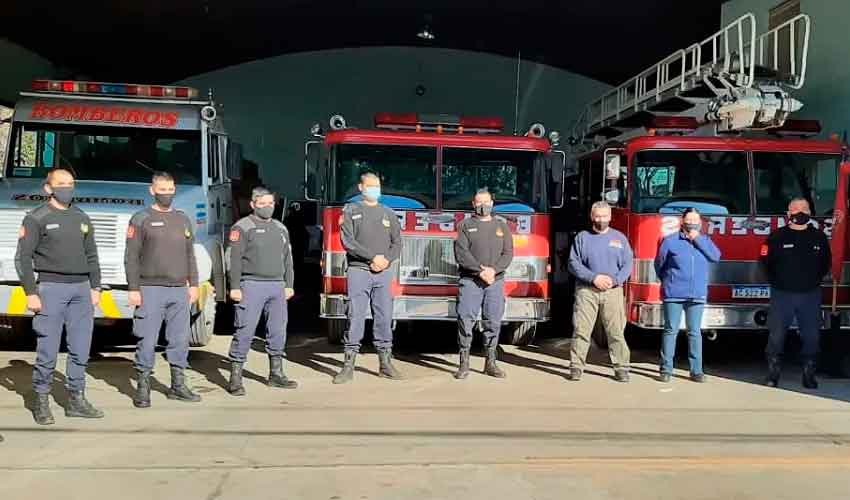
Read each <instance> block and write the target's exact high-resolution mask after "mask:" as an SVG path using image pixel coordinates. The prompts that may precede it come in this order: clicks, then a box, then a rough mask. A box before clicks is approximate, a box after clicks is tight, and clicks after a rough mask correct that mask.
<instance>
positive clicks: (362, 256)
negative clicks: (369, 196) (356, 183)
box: [340, 203, 401, 269]
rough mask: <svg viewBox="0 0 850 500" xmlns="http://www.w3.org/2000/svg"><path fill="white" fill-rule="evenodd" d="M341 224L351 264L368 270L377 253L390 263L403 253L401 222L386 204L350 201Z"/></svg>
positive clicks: (343, 239) (343, 244) (347, 255)
mask: <svg viewBox="0 0 850 500" xmlns="http://www.w3.org/2000/svg"><path fill="white" fill-rule="evenodd" d="M340 226H341V233H342V246H343V248H345V252H346V257H347V260H348V266H349V267H360V268H363V269H369V263H371V262H372V259H374V258H375V256H376V255H383V256H384V257H386V259H387V260H388V261H390V262H392V261H394V260H396V259H398V258H399V256H401V225H400V224H399V222H398V216H396V214H395V212H393V211H392V210H391V209H389V208H388V207H386V206H384V205H381V204H378V205H375V206H369V205H366V204H365V203H349V204H348V205H346V206H345V207H344V208H343V209H342V223H341V224H340Z"/></svg>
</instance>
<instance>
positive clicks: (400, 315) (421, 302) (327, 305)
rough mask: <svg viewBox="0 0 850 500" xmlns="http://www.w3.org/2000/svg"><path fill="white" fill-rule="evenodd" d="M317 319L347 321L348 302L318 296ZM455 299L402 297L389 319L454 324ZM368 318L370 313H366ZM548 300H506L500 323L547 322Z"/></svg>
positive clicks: (342, 299)
mask: <svg viewBox="0 0 850 500" xmlns="http://www.w3.org/2000/svg"><path fill="white" fill-rule="evenodd" d="M320 304H321V307H320V311H319V315H320V316H321V317H322V318H328V319H342V318H347V317H348V314H347V311H348V298H347V297H346V296H345V295H327V294H322V297H321V301H320ZM456 306H457V300H456V298H455V297H420V296H410V295H405V296H401V297H396V298H395V299H393V319H400V320H408V319H428V320H445V321H454V320H456V319H457V315H456V314H455V308H456ZM368 314H369V317H371V311H370V312H369V313H368ZM548 320H549V299H532V298H516V297H508V299H507V300H506V303H505V316H504V317H503V318H502V321H548Z"/></svg>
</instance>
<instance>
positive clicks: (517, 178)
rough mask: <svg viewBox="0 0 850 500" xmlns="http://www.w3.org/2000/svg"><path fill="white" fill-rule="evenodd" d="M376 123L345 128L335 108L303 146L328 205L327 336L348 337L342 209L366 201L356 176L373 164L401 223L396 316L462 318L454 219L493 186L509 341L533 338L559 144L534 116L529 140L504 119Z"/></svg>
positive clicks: (541, 317)
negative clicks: (510, 247)
mask: <svg viewBox="0 0 850 500" xmlns="http://www.w3.org/2000/svg"><path fill="white" fill-rule="evenodd" d="M375 126H376V128H375V129H370V130H361V129H354V128H349V127H347V126H346V124H345V120H344V119H343V118H342V117H341V116H335V117H333V118H331V121H330V130H329V131H328V132H327V133H323V132H322V131H321V127H319V126H318V125H316V126H314V128H313V131H312V134H313V136H314V140H311V141H309V142H308V143H307V145H306V153H307V155H306V156H307V158H308V160H307V161H306V162H305V183H306V186H307V192H306V195H307V197H308V198H310V197H313V196H315V197H317V198H319V199H320V200H319V203H320V205H321V207H322V228H323V255H322V283H323V284H322V292H321V298H320V301H321V304H320V315H321V317H322V318H324V319H325V323H326V326H327V328H328V336H329V338H330V340H331V341H333V342H339V341H340V340H341V338H342V335H343V332H344V331H345V328H346V317H347V302H348V299H347V296H346V278H345V276H346V258H345V251H344V249H343V247H342V243H341V241H340V232H339V231H340V229H339V221H340V218H341V214H342V207H343V206H344V205H345V204H346V203H350V202H355V201H357V200H359V199H360V195H359V193H358V191H357V184H358V182H359V176H360V174H361V173H363V172H374V173H376V174H378V175H379V176H380V178H381V183H382V191H383V195H382V197H381V202H382V203H384V204H385V205H387V206H389V207H390V208H392V209H393V210H394V211H395V212H396V214H397V216H398V218H399V221H400V223H401V228H402V239H403V247H402V253H401V258H400V259H399V260H398V261H397V262H395V263H394V264H393V268H392V272H393V273H394V276H395V278H394V280H393V287H392V291H393V295H394V306H393V319H394V320H405V321H416V320H447V321H452V320H455V318H456V315H455V307H456V300H455V298H456V295H457V284H456V283H457V279H458V274H457V264H456V262H455V259H454V251H453V244H454V240H455V237H456V234H457V233H456V229H455V227H456V224H457V223H459V222H460V221H461V220H463V219H464V218H467V217H470V216H471V215H472V203H471V200H472V196H473V194H474V193H475V191H476V190H477V189H478V188H481V187H487V188H488V189H489V190H490V191H491V192H492V193H493V194H494V198H495V208H494V213H495V214H496V216H498V217H502V218H504V219H505V220H506V221H507V222H508V225H509V227H510V228H511V232H512V234H513V242H514V260H513V263H512V264H511V266H510V268H509V269H508V270H507V272H506V278H505V280H506V282H507V283H506V286H505V294H506V296H507V306H506V312H505V317H504V322H506V325H505V327H504V328H503V330H504V331H505V340H506V341H507V342H512V343H528V342H530V341H531V339H532V338H533V336H534V333H535V331H536V325H537V323H538V322H543V321H547V320H548V319H549V312H550V311H549V310H550V303H549V252H550V237H549V235H550V219H549V209H550V207H551V206H559V205H560V204H561V203H562V200H561V198H562V191H561V186H562V180H563V161H564V154H563V153H562V152H559V151H554V150H553V145H552V143H550V140H547V139H546V138H544V135H545V129H544V128H543V126H542V125H539V124H535V125H534V126H532V127H531V129H530V130H529V133H528V134H526V135H525V136H508V135H502V134H500V132H501V130H502V128H503V123H502V120H501V119H494V118H470V117H455V116H446V115H440V116H425V115H417V114H401V115H399V114H389V113H379V114H378V115H376V117H375ZM551 137H552V138H557V135H551ZM319 153H321V155H319ZM319 156H321V158H319ZM553 193H554V194H555V196H554V198H555V199H553Z"/></svg>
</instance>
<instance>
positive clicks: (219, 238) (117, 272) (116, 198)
mask: <svg viewBox="0 0 850 500" xmlns="http://www.w3.org/2000/svg"><path fill="white" fill-rule="evenodd" d="M6 125H10V126H11V130H10V133H9V135H8V140H9V142H8V147H7V148H5V149H4V151H6V158H0V160H2V161H0V163H2V165H3V169H2V171H0V175H2V178H3V179H2V180H3V182H2V185H0V322H2V323H4V324H5V325H6V326H9V325H10V324H17V321H16V318H18V319H20V318H24V317H26V316H30V315H31V314H32V313H31V312H29V311H27V309H26V300H25V296H24V293H23V289H22V288H21V286H20V283H19V280H18V275H17V272H16V270H15V265H14V256H15V248H16V245H17V234H18V233H17V231H18V227H19V226H20V224H21V221H22V220H23V218H24V215H25V214H26V212H27V211H29V210H32V209H33V208H35V207H36V206H38V205H39V204H41V203H44V202H45V201H46V200H47V199H48V196H47V195H46V193H45V192H44V191H43V190H42V183H43V182H44V178H45V176H46V175H47V173H48V172H49V171H50V169H52V168H57V167H62V168H68V169H71V170H73V172H74V173H75V174H76V177H77V182H76V195H75V198H74V203H75V204H76V205H78V206H79V207H80V208H82V209H83V210H85V211H86V212H87V213H88V214H89V216H90V217H91V219H92V223H93V225H94V232H95V241H96V242H97V249H98V255H99V259H100V266H101V274H102V278H103V288H104V292H103V294H102V299H101V303H100V305H99V306H98V307H97V308H96V311H95V317H96V321H97V322H98V323H99V324H109V323H114V322H117V321H121V320H127V321H128V320H129V319H131V318H132V317H133V311H132V307H130V306H129V305H128V303H127V282H126V277H125V274H124V242H125V234H126V232H127V224H128V222H129V220H130V217H131V216H132V214H133V213H134V212H136V211H138V210H140V209H142V208H144V207H145V206H146V205H148V203H150V201H151V199H150V194H149V193H148V186H149V185H150V181H151V173H152V172H154V171H158V170H165V171H168V172H170V173H171V174H172V175H173V176H174V178H175V181H176V183H177V197H176V198H175V200H174V205H175V207H177V208H179V209H180V210H182V211H184V212H185V213H186V215H187V216H189V218H190V219H191V220H192V221H193V223H194V224H195V255H196V258H197V262H198V274H199V277H200V281H201V286H200V298H199V301H198V303H197V304H194V305H193V310H192V336H191V341H192V343H193V344H194V345H204V344H206V343H207V342H208V341H209V340H210V338H211V335H212V333H213V327H214V323H215V314H216V302H217V299H218V300H219V301H222V300H224V295H223V293H224V291H225V289H226V286H225V283H224V269H223V265H222V263H223V259H222V256H223V251H222V242H223V234H224V233H225V231H228V230H229V228H230V225H231V224H232V223H233V213H232V205H233V203H232V198H233V196H232V193H231V188H230V181H229V178H230V177H231V176H238V173H239V169H240V165H241V154H240V153H239V151H238V148H237V147H236V146H235V145H234V144H231V143H230V141H229V139H228V136H227V134H226V133H225V132H224V129H223V127H222V122H221V118H220V117H219V116H218V115H217V113H216V108H215V105H214V103H213V102H212V98H211V97H210V98H208V99H205V98H201V97H199V96H198V91H197V90H196V89H193V88H189V87H174V86H161V85H135V84H115V83H100V82H81V81H57V80H37V81H35V82H33V85H32V89H31V90H30V91H26V92H21V94H20V97H19V99H18V101H17V102H16V104H15V109H14V114H13V115H12V117H11V119H10V120H8V121H7V123H6ZM213 290H215V294H214V293H213ZM5 331H6V332H11V330H10V329H8V328H7V329H6V330H5Z"/></svg>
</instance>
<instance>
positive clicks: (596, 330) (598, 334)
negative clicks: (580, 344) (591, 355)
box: [590, 319, 608, 351]
mask: <svg viewBox="0 0 850 500" xmlns="http://www.w3.org/2000/svg"><path fill="white" fill-rule="evenodd" d="M590 339H591V340H592V341H593V344H594V345H595V346H596V347H598V348H599V349H602V350H603V351H607V350H608V335H606V334H605V328H603V327H602V322H601V321H599V319H597V320H596V324H595V325H594V326H593V333H591V334H590Z"/></svg>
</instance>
